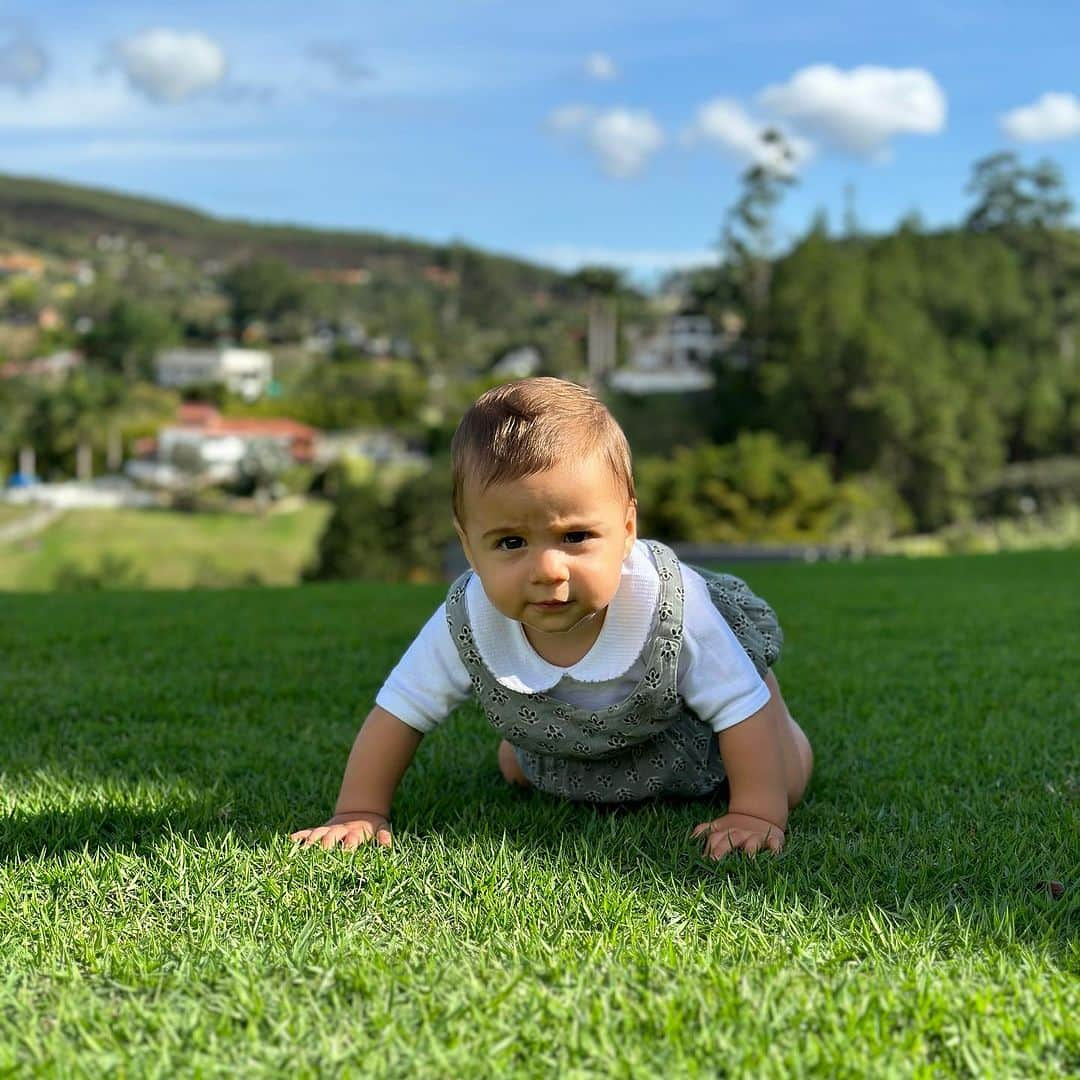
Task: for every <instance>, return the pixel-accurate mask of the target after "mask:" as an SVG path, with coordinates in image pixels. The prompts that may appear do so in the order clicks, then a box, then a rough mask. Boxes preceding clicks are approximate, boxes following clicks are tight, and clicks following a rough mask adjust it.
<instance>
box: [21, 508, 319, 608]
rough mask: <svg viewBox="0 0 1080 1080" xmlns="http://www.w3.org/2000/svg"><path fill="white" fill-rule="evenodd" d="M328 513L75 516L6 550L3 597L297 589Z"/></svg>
mask: <svg viewBox="0 0 1080 1080" xmlns="http://www.w3.org/2000/svg"><path fill="white" fill-rule="evenodd" d="M329 512H330V508H329V505H328V504H325V503H318V502H311V503H308V504H307V505H305V506H303V507H302V508H301V509H299V510H297V511H295V512H289V513H276V514H270V515H268V516H266V517H258V516H255V515H247V514H226V513H221V514H183V513H174V512H171V511H166V510H69V511H67V512H66V513H65V514H64V515H63V516H62V517H61V518H59V519H58V520H57V521H56V522H55V523H54V524H52V525H50V526H49V527H48V528H47V529H45V530H44V531H43V532H41V533H38V534H36V535H35V536H32V537H26V538H24V539H22V540H18V541H15V542H12V543H4V542H0V590H3V589H9V590H12V589H20V590H21V589H27V590H42V589H52V588H58V587H59V588H68V589H71V588H80V587H82V588H85V587H86V585H87V583H88V582H99V583H100V584H101V585H103V586H104V587H106V588H111V587H116V586H123V585H130V586H136V585H137V586H143V587H146V588H155V589H187V588H192V587H200V586H202V587H214V588H216V587H221V586H229V585H234V586H235V585H241V584H262V585H293V584H296V582H297V581H298V580H299V577H300V571H301V569H302V568H303V567H304V565H305V564H306V563H307V562H308V561H309V560H310V559H311V557H312V555H313V554H314V552H315V546H316V543H317V541H318V538H319V535H320V534H321V533H322V530H323V526H324V525H325V524H326V519H327V517H328V516H329ZM0 523H2V522H0Z"/></svg>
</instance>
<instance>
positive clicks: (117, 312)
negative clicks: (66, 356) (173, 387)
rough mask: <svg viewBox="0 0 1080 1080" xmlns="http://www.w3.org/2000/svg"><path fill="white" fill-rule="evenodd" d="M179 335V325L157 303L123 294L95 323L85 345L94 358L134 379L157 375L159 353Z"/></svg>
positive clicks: (131, 379)
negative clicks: (156, 358)
mask: <svg viewBox="0 0 1080 1080" xmlns="http://www.w3.org/2000/svg"><path fill="white" fill-rule="evenodd" d="M178 335H179V327H178V326H177V325H176V323H174V322H173V320H172V319H171V317H170V316H169V315H168V314H167V313H166V312H165V311H164V310H163V309H162V308H160V307H159V306H157V305H156V304H153V303H148V302H146V301H142V300H131V299H128V298H127V297H119V298H118V299H116V300H114V301H113V302H112V303H111V304H110V305H109V307H108V310H107V311H106V313H105V317H104V318H103V319H100V320H99V321H97V322H96V323H95V324H94V327H93V329H92V330H91V331H90V332H89V333H88V334H87V335H86V338H85V340H84V345H85V348H86V352H87V355H88V357H89V358H90V359H91V360H96V361H99V362H100V363H101V365H102V366H103V367H104V368H105V369H106V370H107V371H111V372H116V373H118V374H122V375H123V376H124V378H126V379H127V380H128V381H129V382H134V381H135V380H136V379H142V378H147V379H148V378H152V377H153V368H154V355H155V353H156V352H157V351H158V349H160V348H161V347H162V346H164V345H167V344H170V343H171V342H173V341H175V340H176V339H177V337H178Z"/></svg>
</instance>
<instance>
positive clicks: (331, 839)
mask: <svg viewBox="0 0 1080 1080" xmlns="http://www.w3.org/2000/svg"><path fill="white" fill-rule="evenodd" d="M348 835H349V830H348V829H347V828H346V827H345V826H344V825H331V826H330V828H329V829H327V830H326V835H325V836H323V838H322V840H320V841H319V843H320V844H322V846H323V847H324V848H326V849H327V850H329V849H330V848H332V847H336V846H337V844H338V843H340V842H341V841H342V840H344V839H345V838H346V837H347V836H348Z"/></svg>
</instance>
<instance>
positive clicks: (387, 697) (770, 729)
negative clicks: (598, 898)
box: [291, 378, 813, 859]
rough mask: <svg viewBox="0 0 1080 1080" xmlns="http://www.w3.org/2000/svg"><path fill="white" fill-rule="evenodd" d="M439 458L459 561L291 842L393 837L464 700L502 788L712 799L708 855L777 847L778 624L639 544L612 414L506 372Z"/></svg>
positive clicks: (794, 767) (790, 725)
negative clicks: (331, 804) (434, 736)
mask: <svg viewBox="0 0 1080 1080" xmlns="http://www.w3.org/2000/svg"><path fill="white" fill-rule="evenodd" d="M451 456H452V463H453V477H454V495H453V505H454V526H455V528H456V530H457V533H458V536H459V537H460V538H461V544H462V547H463V548H464V550H465V554H466V556H467V558H468V560H469V564H470V566H471V567H472V571H471V572H467V573H465V574H464V575H462V577H461V578H459V579H458V580H457V581H456V582H455V583H454V585H453V586H452V587H451V588H450V591H449V593H448V595H447V599H446V602H445V603H444V604H443V605H442V606H441V607H440V608H439V610H438V611H437V612H436V613H435V614H434V615H433V616H432V617H431V619H430V620H429V621H428V623H427V624H426V625H425V626H424V628H423V629H422V630H421V631H420V633H419V634H418V635H417V637H416V639H415V640H414V641H413V642H412V644H411V645H410V646H409V649H408V651H407V652H406V653H405V655H404V657H403V658H402V659H401V661H400V662H399V664H398V665H397V667H396V668H395V669H394V670H393V671H392V672H391V674H390V676H389V677H388V678H387V680H386V682H385V683H384V684H383V687H382V689H381V690H380V691H379V693H378V694H377V695H376V698H375V702H376V703H375V707H374V708H373V709H372V710H371V713H370V714H369V716H368V717H367V719H366V720H365V721H364V724H363V726H362V728H361V729H360V732H359V734H358V735H357V737H356V741H355V743H354V744H353V747H352V751H351V753H350V754H349V760H348V764H347V765H346V768H345V777H344V779H343V781H342V784H341V793H340V795H339V796H338V800H337V806H336V807H335V812H334V816H333V817H332V818H331V819H330V820H329V821H328V822H326V824H325V825H321V826H319V827H318V828H314V829H302V830H300V831H299V832H295V833H292V834H291V836H292V839H293V840H295V841H300V842H302V843H303V845H304V846H305V847H306V846H310V845H312V844H320V845H321V846H322V847H324V848H330V847H333V846H335V845H336V844H341V845H342V847H345V848H354V847H356V846H358V845H359V844H362V843H365V842H367V841H374V842H376V843H378V844H382V845H384V846H389V844H390V843H391V830H390V804H391V801H392V799H393V796H394V792H395V790H396V788H397V786H398V783H399V782H400V780H401V777H402V776H403V775H404V773H405V770H406V769H407V768H408V766H409V763H410V762H411V761H412V758H413V755H414V754H415V753H416V749H417V747H418V746H419V744H420V740H421V739H422V738H423V736H424V733H425V732H428V731H431V730H432V729H433V728H434V727H435V726H436V725H437V724H438V723H440V722H441V721H442V720H443V719H444V718H445V717H446V716H447V715H448V714H449V713H450V712H451V711H452V710H453V709H454V708H455V707H456V706H457V705H459V704H460V703H461V702H463V701H465V700H466V699H467V698H468V697H469V696H470V695H472V696H474V697H475V699H476V701H477V703H478V704H479V705H480V707H481V708H482V709H483V710H484V713H485V715H486V716H487V719H488V720H489V722H490V723H491V725H492V726H493V727H494V728H495V729H496V731H498V732H499V734H500V735H502V737H503V738H502V742H501V743H500V745H499V749H498V761H499V767H500V770H501V771H502V774H503V776H504V777H505V778H506V780H507V781H509V782H510V783H511V784H517V785H521V786H524V787H529V786H531V787H534V788H536V789H538V790H540V791H542V792H545V793H548V794H551V795H555V796H559V797H562V798H567V799H575V800H587V801H590V802H594V803H597V802H605V803H612V802H613V803H625V802H633V801H636V800H641V799H647V798H649V797H651V796H655V795H661V794H670V795H681V796H706V795H715V794H719V795H721V796H722V795H724V794H726V795H727V799H728V810H727V813H725V814H722V815H721V816H720V817H718V818H716V819H715V820H712V821H706V822H702V823H701V824H700V825H698V826H697V827H696V828H695V829H694V830H693V833H692V835H693V836H695V837H701V836H703V837H704V838H705V839H704V854H705V855H706V856H708V857H710V858H713V859H719V858H722V857H723V856H724V855H726V854H727V853H728V852H730V851H734V850H741V851H743V852H745V853H746V854H748V855H753V854H755V853H756V852H758V851H759V850H761V849H762V848H768V849H770V850H771V851H773V852H774V853H779V851H780V849H781V847H782V846H783V843H784V830H785V828H786V826H787V819H788V811H789V810H790V809H791V807H793V806H794V805H795V804H796V803H797V802H798V801H799V799H800V798H801V797H802V794H803V791H804V789H805V788H806V784H807V781H808V780H809V779H810V772H811V768H812V764H813V755H812V753H811V750H810V744H809V742H808V741H807V738H806V736H805V735H804V734H803V732H802V729H801V728H800V727H799V726H798V724H796V723H795V721H794V720H792V718H791V716H790V715H789V713H788V710H787V707H786V706H785V704H784V700H783V698H782V697H781V694H780V687H779V685H778V684H777V681H776V678H775V676H773V674H772V673H771V671H770V670H769V667H770V665H771V664H772V663H773V662H774V661H775V660H776V658H777V656H778V654H779V648H780V643H781V640H782V635H781V633H780V627H779V625H778V624H777V622H776V618H775V616H774V615H773V613H772V611H771V609H770V608H769V607H768V605H766V604H765V603H764V602H763V601H761V600H759V599H758V598H757V597H756V596H754V595H753V594H752V593H751V592H750V591H749V589H747V587H746V586H745V584H744V583H743V582H741V581H740V580H739V579H738V578H735V577H732V576H731V575H724V574H714V573H711V572H709V571H705V570H695V569H692V568H691V567H689V566H686V565H683V564H682V563H680V562H679V560H678V559H677V558H676V557H675V555H674V554H673V553H672V552H671V551H670V550H669V549H668V548H666V547H665V546H664V545H662V544H659V543H655V542H649V541H643V540H639V539H638V538H637V502H636V499H635V496H634V481H633V476H632V473H631V466H630V450H629V447H628V445H627V442H626V437H625V435H624V434H623V432H622V429H621V428H620V427H619V426H618V424H617V423H616V422H615V420H614V418H613V417H612V416H611V414H610V413H609V412H608V410H607V409H606V408H605V407H604V406H603V405H602V404H601V403H600V402H599V401H598V400H597V399H596V398H595V397H594V396H593V395H592V394H591V393H590V392H589V391H588V390H586V389H584V388H583V387H581V386H577V385H576V384H574V383H570V382H565V381H563V380H561V379H548V378H537V379H523V380H520V381H518V382H512V383H508V384H505V385H503V386H499V387H496V388H495V389H493V390H489V391H488V392H487V393H486V394H484V395H483V396H481V397H480V398H479V399H478V400H477V401H476V403H475V404H474V405H473V406H472V408H470V409H469V411H468V412H467V413H466V414H465V416H464V417H463V418H462V420H461V423H460V424H459V425H458V429H457V432H456V433H455V435H454V439H453V443H452V445H451ZM725 788H726V792H725V790H724V789H725Z"/></svg>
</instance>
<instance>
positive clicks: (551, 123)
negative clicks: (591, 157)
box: [547, 105, 596, 135]
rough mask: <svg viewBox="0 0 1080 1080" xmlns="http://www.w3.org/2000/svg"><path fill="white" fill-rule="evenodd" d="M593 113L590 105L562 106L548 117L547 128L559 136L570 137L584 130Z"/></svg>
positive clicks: (593, 110) (594, 111)
mask: <svg viewBox="0 0 1080 1080" xmlns="http://www.w3.org/2000/svg"><path fill="white" fill-rule="evenodd" d="M595 113H596V110H595V109H594V108H593V107H592V106H591V105H562V106H560V107H559V108H558V109H555V110H554V111H553V112H552V113H551V114H550V115H549V116H548V120H547V122H548V127H550V128H551V130H552V131H555V132H557V133H558V134H560V135H571V134H573V133H574V132H575V131H581V130H583V129H584V128H586V127H587V126H588V124H589V121H590V120H591V119H592V118H593V116H594V115H595Z"/></svg>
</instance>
